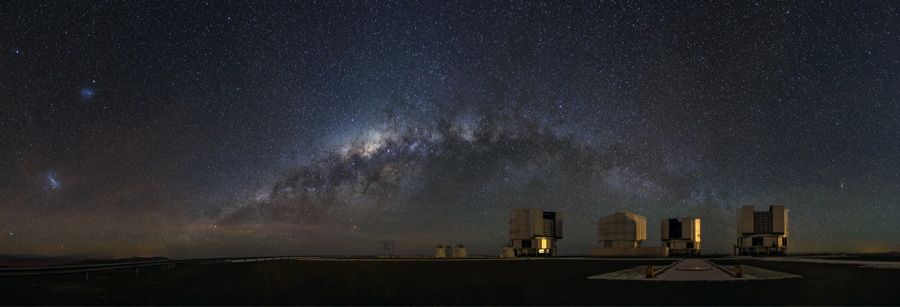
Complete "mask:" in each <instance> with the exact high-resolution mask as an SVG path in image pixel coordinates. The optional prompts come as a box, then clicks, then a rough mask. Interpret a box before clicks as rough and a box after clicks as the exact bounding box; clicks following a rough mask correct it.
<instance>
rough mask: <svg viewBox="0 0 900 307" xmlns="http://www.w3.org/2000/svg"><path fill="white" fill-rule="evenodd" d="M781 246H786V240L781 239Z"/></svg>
mask: <svg viewBox="0 0 900 307" xmlns="http://www.w3.org/2000/svg"><path fill="white" fill-rule="evenodd" d="M781 246H787V238H781Z"/></svg>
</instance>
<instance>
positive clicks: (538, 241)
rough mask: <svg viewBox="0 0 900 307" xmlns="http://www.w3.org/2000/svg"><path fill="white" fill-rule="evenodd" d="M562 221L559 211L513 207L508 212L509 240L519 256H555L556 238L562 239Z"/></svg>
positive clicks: (513, 250)
mask: <svg viewBox="0 0 900 307" xmlns="http://www.w3.org/2000/svg"><path fill="white" fill-rule="evenodd" d="M562 235H563V222H562V214H560V213H559V212H550V211H543V210H541V209H515V210H513V211H510V212H509V241H510V244H509V245H510V247H512V252H513V254H514V255H515V256H516V257H519V256H556V240H559V239H562Z"/></svg>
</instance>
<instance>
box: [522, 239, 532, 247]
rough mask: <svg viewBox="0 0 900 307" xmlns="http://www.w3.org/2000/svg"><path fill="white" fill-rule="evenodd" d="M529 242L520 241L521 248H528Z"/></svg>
mask: <svg viewBox="0 0 900 307" xmlns="http://www.w3.org/2000/svg"><path fill="white" fill-rule="evenodd" d="M530 247H531V240H522V248H530Z"/></svg>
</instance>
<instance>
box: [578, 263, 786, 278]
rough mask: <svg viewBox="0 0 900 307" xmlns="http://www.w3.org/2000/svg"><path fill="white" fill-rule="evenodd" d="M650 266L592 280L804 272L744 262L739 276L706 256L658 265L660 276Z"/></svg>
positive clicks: (778, 275) (775, 275) (768, 275)
mask: <svg viewBox="0 0 900 307" xmlns="http://www.w3.org/2000/svg"><path fill="white" fill-rule="evenodd" d="M646 269H647V267H646V266H639V267H634V268H630V269H625V270H621V271H616V272H612V273H606V274H601V275H594V276H590V277H588V278H589V279H605V280H642V281H750V280H769V279H784V278H803V276H800V275H794V274H788V273H784V272H778V271H772V270H767V269H763V268H757V267H752V266H749V265H742V266H741V270H742V271H743V274H742V275H743V276H742V277H741V278H735V277H733V276H734V272H733V271H732V269H731V268H729V267H727V266H720V265H716V264H715V263H712V262H710V261H708V260H706V259H702V258H699V259H698V258H690V259H687V258H685V259H682V260H681V261H678V262H676V263H673V264H671V265H668V266H662V267H655V269H656V271H657V272H661V273H658V275H657V276H656V277H654V278H647V276H646Z"/></svg>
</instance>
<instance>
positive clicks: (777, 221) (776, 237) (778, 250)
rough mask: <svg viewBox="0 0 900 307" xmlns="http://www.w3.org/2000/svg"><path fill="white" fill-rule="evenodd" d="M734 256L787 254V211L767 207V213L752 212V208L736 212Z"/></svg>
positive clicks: (780, 208)
mask: <svg viewBox="0 0 900 307" xmlns="http://www.w3.org/2000/svg"><path fill="white" fill-rule="evenodd" d="M734 249H735V254H736V255H758V254H787V252H788V209H785V208H784V206H780V205H778V206H769V211H753V206H743V207H741V208H740V209H738V210H737V245H735V246H734Z"/></svg>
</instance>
